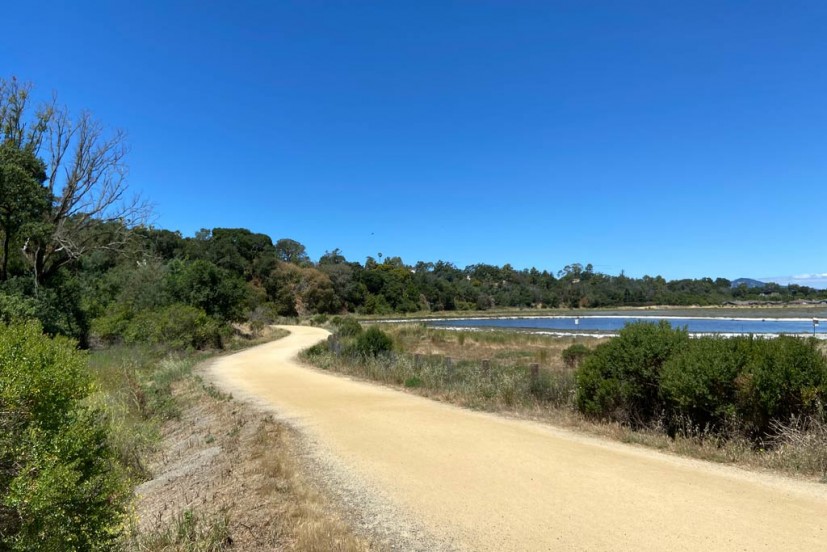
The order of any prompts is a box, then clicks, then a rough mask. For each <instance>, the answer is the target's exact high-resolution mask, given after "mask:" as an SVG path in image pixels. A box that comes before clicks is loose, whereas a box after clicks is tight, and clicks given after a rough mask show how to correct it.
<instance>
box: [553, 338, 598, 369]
mask: <svg viewBox="0 0 827 552" xmlns="http://www.w3.org/2000/svg"><path fill="white" fill-rule="evenodd" d="M590 354H592V350H591V349H589V348H588V347H586V346H585V345H583V344H582V343H575V344H574V345H570V346H569V347H566V348H565V349H563V352H562V353H560V356H561V357H562V358H563V362H565V363H566V366H567V367H568V368H577V367H578V366H580V364H581V363H582V362H583V360H584V359H585V358H586V357H587V356H589V355H590Z"/></svg>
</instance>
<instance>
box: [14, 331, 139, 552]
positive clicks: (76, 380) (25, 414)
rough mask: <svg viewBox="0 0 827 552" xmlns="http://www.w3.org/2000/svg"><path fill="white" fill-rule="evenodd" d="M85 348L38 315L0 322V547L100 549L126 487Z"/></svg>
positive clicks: (114, 530) (112, 534)
mask: <svg viewBox="0 0 827 552" xmlns="http://www.w3.org/2000/svg"><path fill="white" fill-rule="evenodd" d="M91 392H92V385H91V382H90V379H89V376H88V372H87V370H86V357H85V355H83V354H82V353H80V352H78V351H77V350H76V349H75V346H74V343H73V342H71V341H69V340H68V339H66V338H55V339H50V338H48V337H46V336H44V335H43V334H42V331H41V327H40V325H39V324H37V323H27V324H18V325H12V326H2V327H0V411H1V412H2V413H3V416H2V417H0V497H1V498H0V538H2V541H0V549H4V550H5V549H8V550H99V549H103V548H107V547H108V546H109V545H111V543H112V542H113V541H114V539H115V538H116V537H117V534H118V531H119V528H120V526H121V524H122V521H123V519H124V515H125V505H126V501H127V499H128V496H129V493H128V488H127V486H126V481H125V478H124V477H122V472H121V470H120V468H119V466H118V465H117V463H116V462H115V460H114V453H113V451H112V448H111V446H110V444H109V440H108V434H107V424H106V420H105V417H104V415H103V413H102V412H101V411H100V410H97V409H94V408H91V407H89V406H86V404H85V399H86V398H87V397H88V396H89V395H90V393H91Z"/></svg>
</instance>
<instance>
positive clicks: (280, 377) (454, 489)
mask: <svg viewBox="0 0 827 552" xmlns="http://www.w3.org/2000/svg"><path fill="white" fill-rule="evenodd" d="M284 328H285V329H287V330H289V331H290V332H291V335H289V336H288V337H286V338H284V339H281V340H278V341H275V342H273V343H269V344H266V345H262V346H259V347H256V348H253V349H249V350H247V351H244V352H241V353H237V354H234V355H230V356H226V357H222V358H220V359H218V360H216V361H215V362H213V363H212V365H211V367H210V370H211V373H212V375H213V377H214V379H215V380H216V381H217V383H218V384H219V386H221V387H223V388H224V389H226V390H229V391H232V392H233V393H235V394H236V395H240V396H242V397H249V398H255V399H257V400H259V401H263V402H265V403H267V404H269V405H271V406H272V407H273V408H275V409H276V411H277V412H279V413H280V414H282V415H283V416H286V417H289V418H291V419H293V420H294V421H296V422H298V425H299V426H300V427H301V428H302V430H303V431H305V432H306V433H307V434H308V435H310V436H311V437H312V439H313V440H314V441H316V442H317V443H318V445H319V446H321V447H324V448H325V449H326V450H327V452H328V453H330V454H332V455H334V456H335V457H337V458H338V459H339V460H341V461H342V462H343V463H344V465H345V466H347V469H349V470H353V471H354V472H355V473H356V474H358V475H359V477H361V478H363V479H365V480H366V481H370V482H371V483H372V484H374V485H376V486H377V488H379V489H382V490H383V492H385V493H386V494H387V496H388V497H390V499H391V500H392V501H393V502H394V503H395V504H396V505H397V506H398V507H399V508H401V509H402V510H404V511H406V512H408V513H409V514H410V515H411V516H412V517H413V518H414V519H417V520H419V521H420V522H421V523H422V524H423V525H425V526H426V527H428V528H429V529H430V530H431V531H433V533H434V534H435V535H437V536H441V537H443V538H444V539H446V541H448V542H452V543H454V544H455V545H457V546H460V547H462V548H465V549H468V550H492V551H494V550H495V551H507V550H515V551H516V550H520V551H525V550H555V551H557V550H561V551H566V550H588V551H592V550H636V551H643V550H653V551H654V550H657V551H663V550H691V551H699V550H706V551H711V550H827V485H818V484H815V483H807V482H801V481H795V480H791V479H786V478H782V477H775V476H771V475H764V474H757V473H752V472H747V471H743V470H739V469H736V468H731V467H725V466H718V465H714V464H708V463H704V462H700V461H694V460H689V459H684V458H678V457H674V456H671V455H665V454H661V453H658V452H655V451H651V450H647V449H642V448H638V447H632V446H626V445H623V444H619V443H614V442H608V441H603V440H600V439H596V438H591V437H586V436H582V435H578V434H576V433H572V432H569V431H566V430H562V429H557V428H554V427H552V426H548V425H543V424H538V423H533V422H528V421H520V420H512V419H508V418H504V417H500V416H496V415H491V414H485V413H479V412H472V411H468V410H464V409H461V408H457V407H454V406H451V405H446V404H443V403H439V402H435V401H432V400H429V399H425V398H421V397H418V396H414V395H409V394H406V393H403V392H399V391H395V390H392V389H388V388H385V387H381V386H377V385H371V384H369V383H364V382H360V381H355V380H352V379H349V378H346V377H342V376H337V375H332V374H328V373H324V372H321V371H318V370H315V369H313V368H309V367H306V366H303V365H302V364H301V363H299V362H298V361H297V360H296V355H297V353H298V352H299V351H300V350H301V349H303V348H306V347H308V346H310V345H313V344H314V343H316V342H318V341H320V340H322V339H324V338H325V337H326V336H327V332H326V331H324V330H321V329H318V328H312V327H299V326H296V327H292V326H285V327H284Z"/></svg>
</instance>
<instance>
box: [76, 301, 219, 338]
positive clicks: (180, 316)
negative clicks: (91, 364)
mask: <svg viewBox="0 0 827 552" xmlns="http://www.w3.org/2000/svg"><path fill="white" fill-rule="evenodd" d="M92 328H93V332H94V334H95V335H97V336H98V337H99V338H100V339H102V340H103V341H105V342H107V343H116V342H119V341H123V342H124V343H126V344H137V343H145V344H150V345H166V346H168V347H170V348H173V349H206V348H209V347H215V348H218V349H220V348H221V347H222V346H223V340H224V338H225V337H226V336H227V334H228V333H229V332H228V328H227V327H226V326H225V325H223V324H221V323H219V321H218V320H216V319H215V318H213V317H211V316H208V315H207V313H205V312H204V311H203V310H201V309H199V308H196V307H191V306H189V305H182V304H180V303H175V304H172V305H169V306H167V307H162V308H158V309H151V310H144V311H140V312H138V313H132V312H130V311H129V310H128V309H123V308H120V307H117V306H116V307H115V308H113V309H111V311H110V312H109V313H108V314H107V315H106V316H103V317H101V318H98V319H96V320H95V322H94V324H93V325H92Z"/></svg>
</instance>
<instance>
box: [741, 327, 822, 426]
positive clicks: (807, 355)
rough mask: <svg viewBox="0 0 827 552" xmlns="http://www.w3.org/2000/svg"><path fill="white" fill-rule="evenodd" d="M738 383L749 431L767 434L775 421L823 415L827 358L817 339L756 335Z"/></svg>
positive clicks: (751, 342)
mask: <svg viewBox="0 0 827 552" xmlns="http://www.w3.org/2000/svg"><path fill="white" fill-rule="evenodd" d="M736 383H737V386H738V391H737V393H738V413H739V415H740V416H741V418H742V420H743V422H744V424H745V425H746V429H747V431H748V432H750V433H751V434H754V435H763V434H766V433H769V432H770V428H771V425H772V423H773V421H781V422H787V421H789V420H790V419H791V418H792V417H794V416H805V417H807V416H817V415H819V413H820V412H821V408H822V406H823V405H824V402H825V399H827V360H825V358H824V355H823V354H822V353H821V352H820V351H819V350H818V346H817V343H816V340H815V339H800V338H795V337H789V336H782V337H779V338H776V339H771V340H770V339H768V340H764V339H755V340H752V341H750V347H749V351H748V356H747V361H746V365H745V366H744V369H743V371H742V372H741V374H739V376H738V380H737V382H736Z"/></svg>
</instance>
